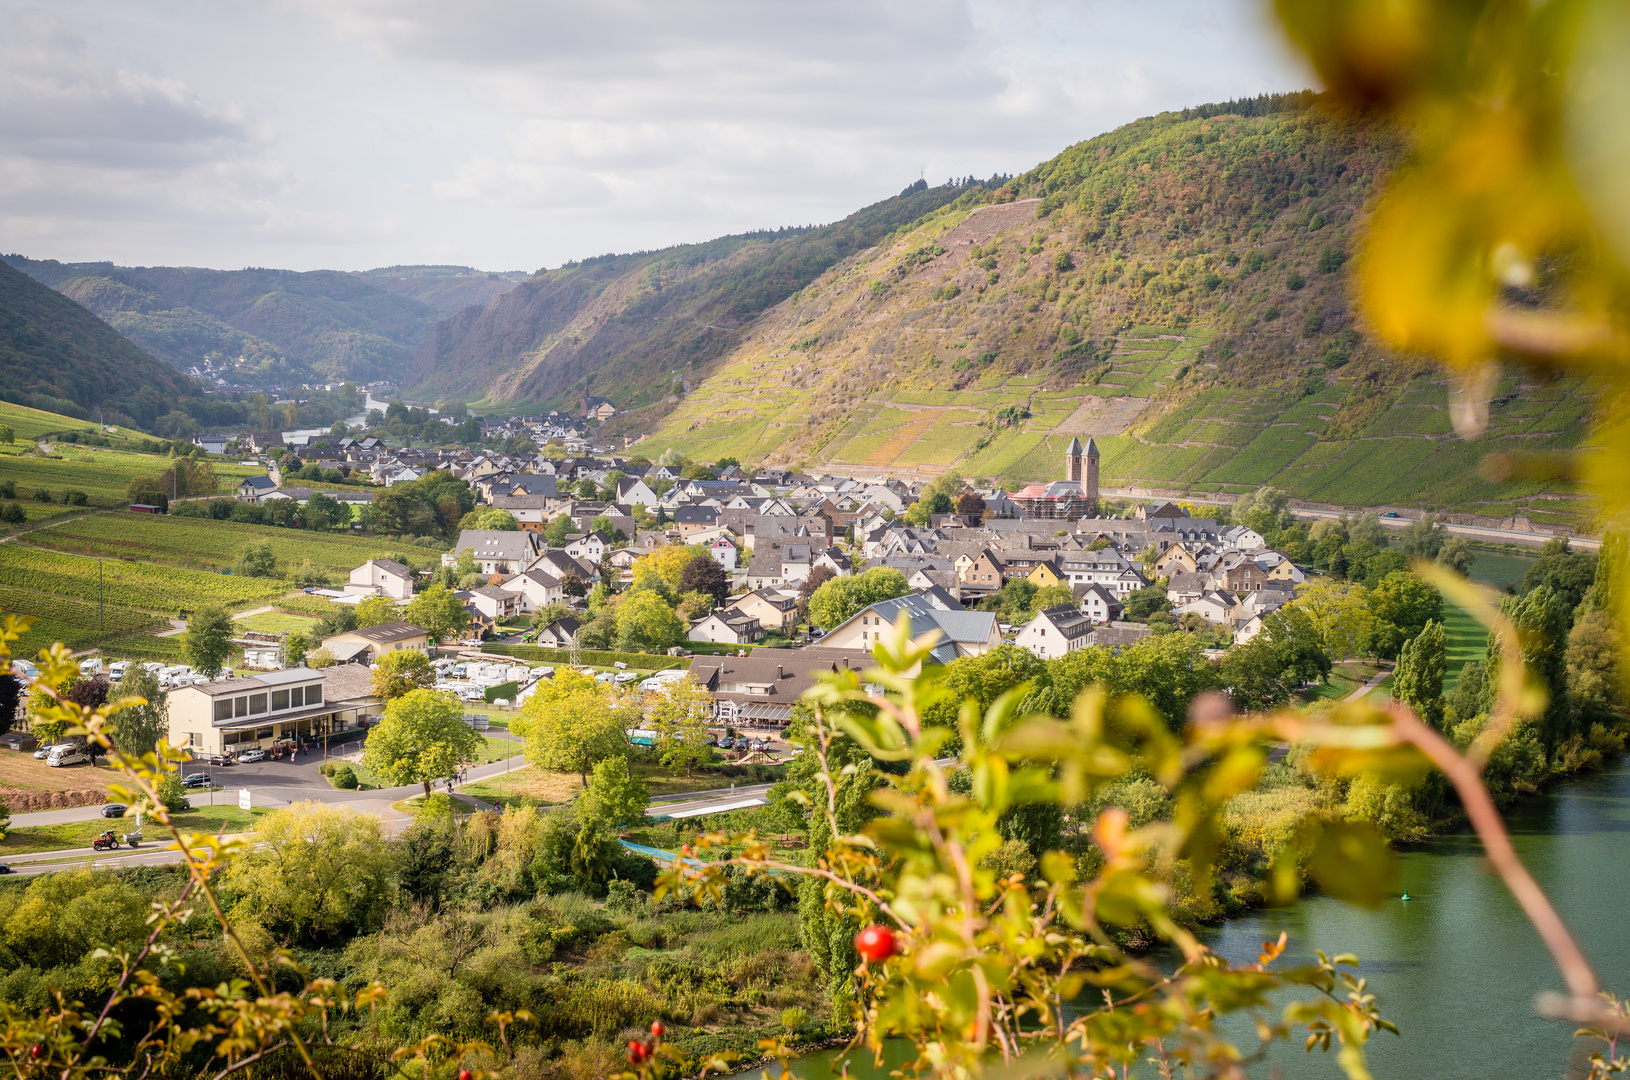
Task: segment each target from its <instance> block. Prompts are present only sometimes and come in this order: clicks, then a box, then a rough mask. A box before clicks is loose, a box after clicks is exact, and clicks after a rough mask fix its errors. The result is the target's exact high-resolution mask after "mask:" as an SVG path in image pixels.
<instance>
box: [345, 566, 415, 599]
mask: <svg viewBox="0 0 1630 1080" xmlns="http://www.w3.org/2000/svg"><path fill="white" fill-rule="evenodd" d="M345 591H346V592H348V593H362V594H364V595H373V596H386V597H389V598H390V599H392V600H412V599H413V571H411V570H409V569H408V568H407V567H405V566H403V565H402V564H401V563H399V562H397V561H396V560H395V559H369V560H368V561H367V562H365V563H363V564H362V565H361V566H359V567H357V568H356V569H355V570H353V571H351V579H350V581H349V582H347V583H346V586H345Z"/></svg>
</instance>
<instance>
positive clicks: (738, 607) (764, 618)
mask: <svg viewBox="0 0 1630 1080" xmlns="http://www.w3.org/2000/svg"><path fill="white" fill-rule="evenodd" d="M725 609H728V610H734V611H740V612H743V613H744V614H747V615H750V616H752V617H753V618H755V619H757V620H758V621H759V624H760V625H762V626H763V627H764V628H765V629H766V630H773V631H775V632H776V633H779V634H787V635H790V634H791V633H792V632H793V631H794V630H796V629H797V628H798V594H797V593H795V592H790V591H785V590H781V589H754V590H753V591H752V592H750V593H748V594H747V595H746V596H739V597H732V598H731V600H730V601H729V603H728V604H726V605H725ZM691 640H692V641H697V640H699V639H698V638H692V639H691Z"/></svg>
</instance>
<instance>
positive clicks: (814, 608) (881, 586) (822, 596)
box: [809, 566, 911, 630]
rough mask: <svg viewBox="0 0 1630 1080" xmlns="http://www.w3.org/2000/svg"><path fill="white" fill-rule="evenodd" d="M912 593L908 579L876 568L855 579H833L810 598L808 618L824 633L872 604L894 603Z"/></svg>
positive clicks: (891, 571) (890, 568)
mask: <svg viewBox="0 0 1630 1080" xmlns="http://www.w3.org/2000/svg"><path fill="white" fill-rule="evenodd" d="M910 591H911V586H909V585H907V584H906V576H905V575H904V574H902V573H900V571H898V570H896V569H894V568H893V567H888V566H878V567H873V568H872V569H870V570H867V571H864V572H863V573H859V574H855V575H854V576H852V577H839V578H833V579H832V580H831V581H828V582H827V583H826V584H825V585H822V586H821V587H820V588H818V589H816V590H815V592H814V593H813V594H811V596H810V598H809V619H810V621H811V622H813V623H814V624H815V625H816V626H819V627H820V628H821V629H823V630H830V629H832V628H833V627H834V626H837V625H838V624H839V623H841V622H843V621H844V620H845V619H848V618H850V617H852V616H853V615H854V614H855V613H856V612H857V611H859V610H860V609H861V608H863V607H867V606H868V605H871V604H878V603H882V602H883V601H884V600H892V599H894V598H895V597H897V596H904V595H905V594H906V593H908V592H910Z"/></svg>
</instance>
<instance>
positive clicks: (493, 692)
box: [484, 679, 521, 705]
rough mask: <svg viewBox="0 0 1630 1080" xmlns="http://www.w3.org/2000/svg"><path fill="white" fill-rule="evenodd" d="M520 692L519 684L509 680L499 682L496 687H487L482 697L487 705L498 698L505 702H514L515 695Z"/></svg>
mask: <svg viewBox="0 0 1630 1080" xmlns="http://www.w3.org/2000/svg"><path fill="white" fill-rule="evenodd" d="M520 692H521V684H520V683H518V682H516V681H515V680H514V679H511V680H510V681H509V682H501V683H499V684H498V685H497V686H489V687H487V691H486V694H485V695H484V696H485V697H486V699H487V704H488V705H491V704H492V703H493V702H495V701H497V700H498V699H499V698H503V699H504V700H505V701H510V702H513V701H514V700H515V695H516V694H518V693H520Z"/></svg>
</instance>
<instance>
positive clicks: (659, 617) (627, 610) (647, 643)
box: [617, 589, 686, 652]
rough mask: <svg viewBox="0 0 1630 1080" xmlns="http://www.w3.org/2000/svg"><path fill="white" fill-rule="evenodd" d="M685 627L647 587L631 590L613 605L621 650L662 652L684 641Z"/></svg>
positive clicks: (669, 608)
mask: <svg viewBox="0 0 1630 1080" xmlns="http://www.w3.org/2000/svg"><path fill="white" fill-rule="evenodd" d="M685 629H686V628H685V624H684V623H682V622H680V621H679V616H677V615H675V614H674V611H673V608H671V607H669V606H668V605H667V603H665V602H664V601H663V599H662V597H661V596H659V595H658V594H657V593H655V592H653V591H652V590H650V589H634V590H631V591H630V592H629V593H628V594H627V595H626V596H625V597H624V598H623V600H622V603H620V604H619V605H618V606H617V647H618V648H619V649H621V650H623V651H624V652H664V651H666V650H667V649H668V648H669V647H670V646H673V645H677V644H678V643H679V642H681V641H683V640H684V638H685Z"/></svg>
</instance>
